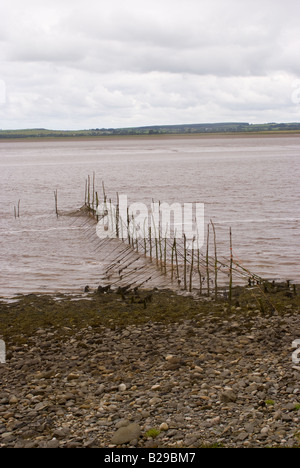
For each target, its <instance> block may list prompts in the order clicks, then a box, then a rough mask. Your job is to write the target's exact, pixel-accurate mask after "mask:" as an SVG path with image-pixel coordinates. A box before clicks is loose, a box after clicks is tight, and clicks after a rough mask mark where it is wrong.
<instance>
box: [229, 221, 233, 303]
mask: <svg viewBox="0 0 300 468" xmlns="http://www.w3.org/2000/svg"><path fill="white" fill-rule="evenodd" d="M229 236H230V270H229V304H231V303H232V266H233V252H232V231H231V228H230V231H229Z"/></svg>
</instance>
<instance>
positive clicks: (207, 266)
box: [206, 224, 210, 296]
mask: <svg viewBox="0 0 300 468" xmlns="http://www.w3.org/2000/svg"><path fill="white" fill-rule="evenodd" d="M208 254H209V224H208V225H207V246H206V280H207V295H208V296H209V295H210V287H209V263H208V261H209V256H208Z"/></svg>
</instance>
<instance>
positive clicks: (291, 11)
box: [0, 0, 300, 129]
mask: <svg viewBox="0 0 300 468" xmlns="http://www.w3.org/2000/svg"><path fill="white" fill-rule="evenodd" d="M1 3H2V5H1V17H0V60H1V66H0V128H3V129H8V128H33V127H43V128H51V129H85V128H97V127H99V128H102V127H130V126H140V125H153V124H157V125H159V124H180V123H203V122H220V121H246V122H251V123H262V122H273V121H274V122H283V121H285V122H294V121H300V60H299V51H300V26H299V18H300V1H299V0H284V1H283V0H282V1H281V0H151V1H146V0H126V1H125V0H107V1H104V0H84V1H83V0H51V1H49V0H26V1H24V0H9V1H6V2H4V1H3V2H1Z"/></svg>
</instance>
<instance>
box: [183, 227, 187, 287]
mask: <svg viewBox="0 0 300 468" xmlns="http://www.w3.org/2000/svg"><path fill="white" fill-rule="evenodd" d="M183 239H184V271H183V278H184V289H185V291H186V290H187V258H186V235H185V234H183Z"/></svg>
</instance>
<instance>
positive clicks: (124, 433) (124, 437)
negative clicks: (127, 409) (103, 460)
mask: <svg viewBox="0 0 300 468" xmlns="http://www.w3.org/2000/svg"><path fill="white" fill-rule="evenodd" d="M141 433H142V430H141V428H140V426H139V425H138V424H136V423H132V424H129V426H127V427H120V428H119V429H118V430H117V432H116V433H115V434H114V435H113V437H112V439H111V443H112V444H113V445H123V444H128V443H129V442H131V441H132V440H135V439H139V437H140V436H141Z"/></svg>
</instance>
